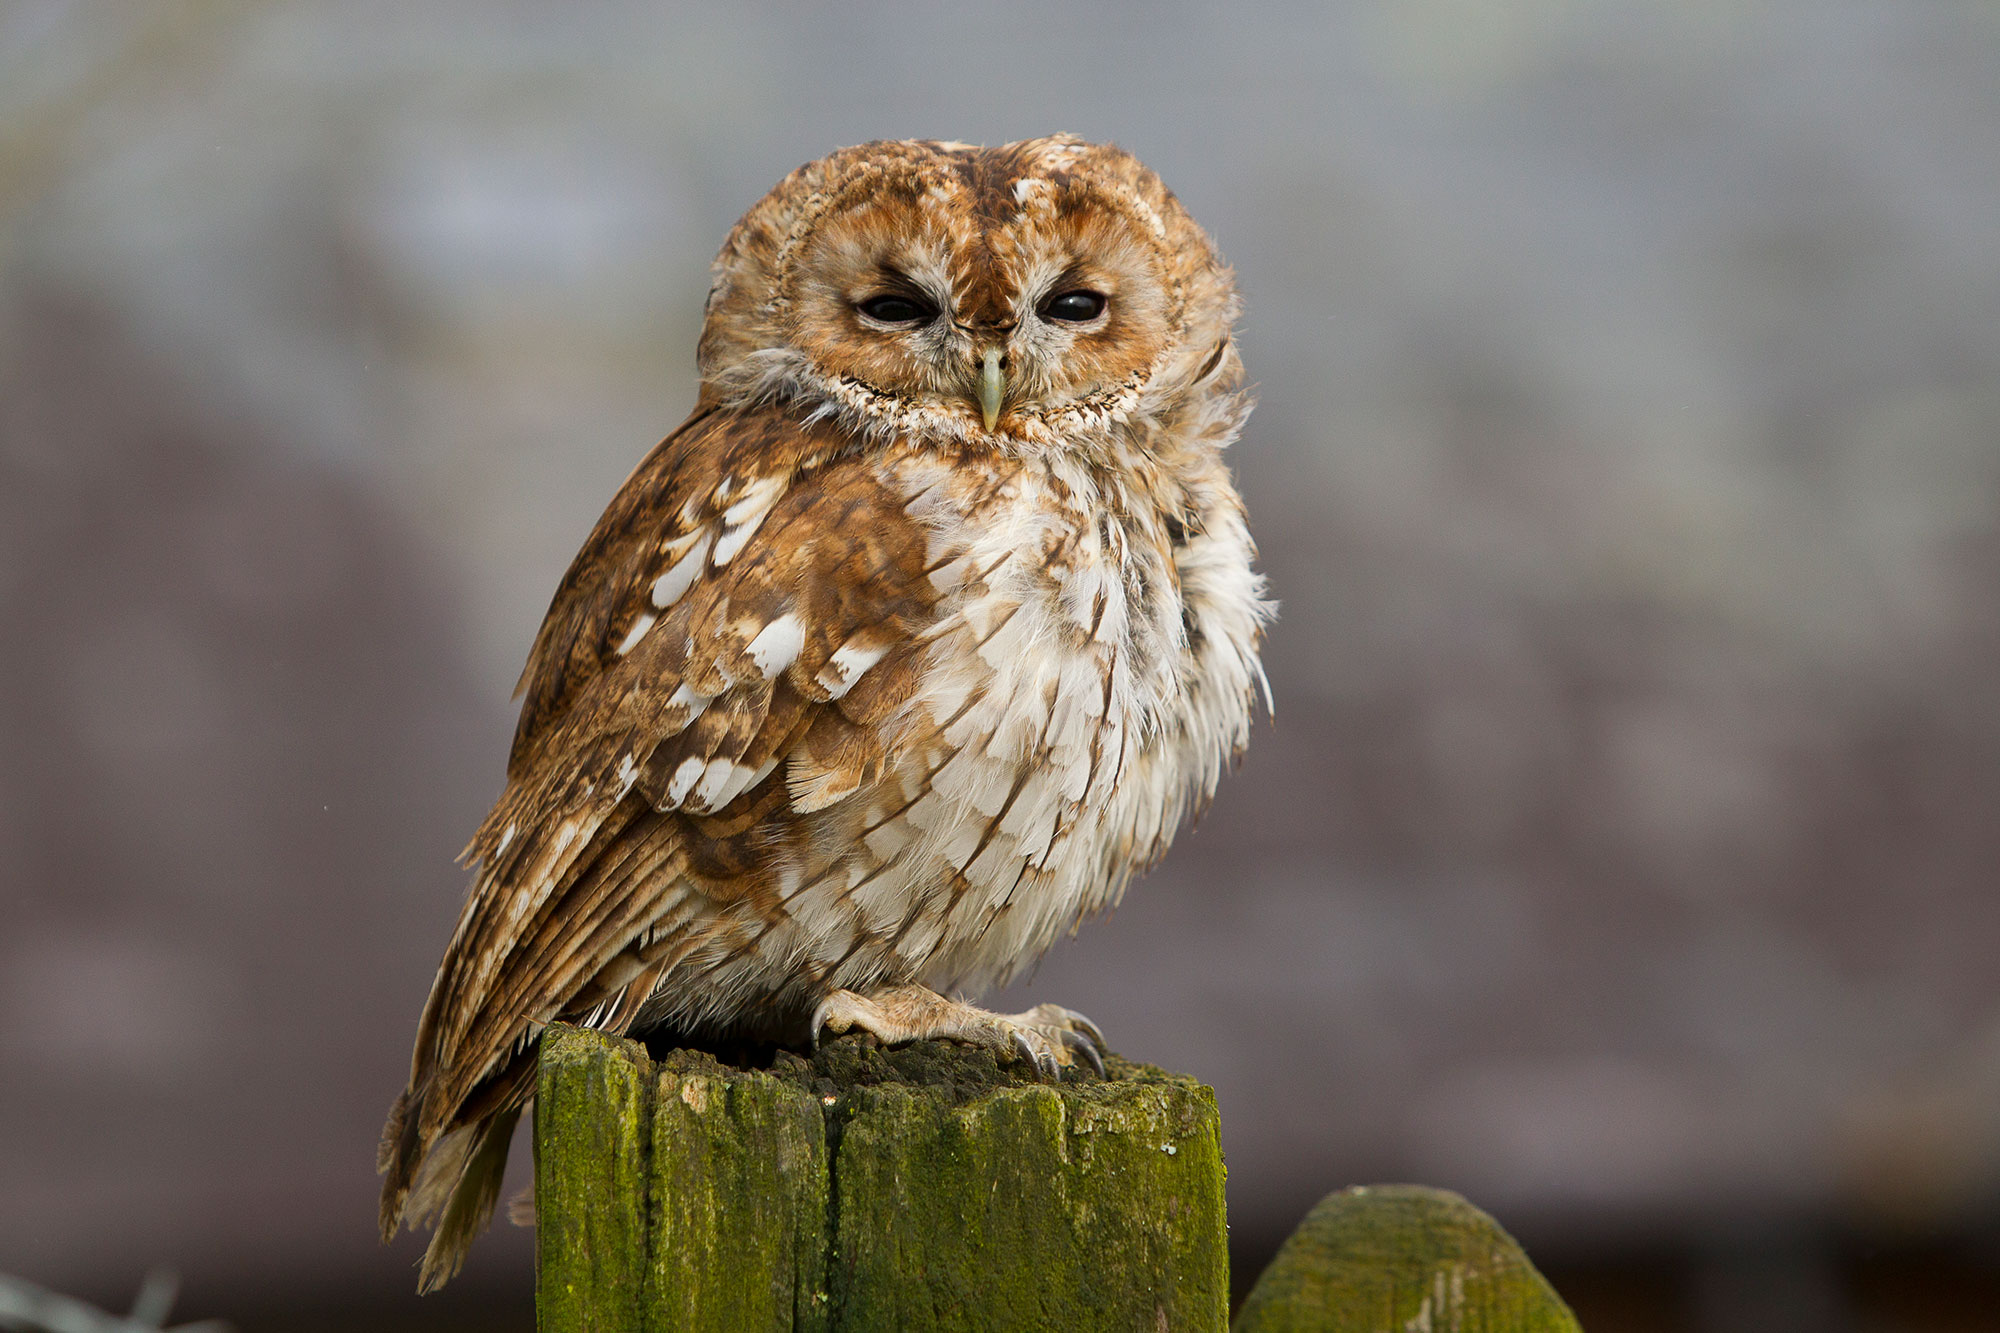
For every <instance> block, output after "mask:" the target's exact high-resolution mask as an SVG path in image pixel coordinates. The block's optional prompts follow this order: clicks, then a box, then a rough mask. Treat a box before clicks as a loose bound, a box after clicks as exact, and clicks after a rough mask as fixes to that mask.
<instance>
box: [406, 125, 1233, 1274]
mask: <svg viewBox="0 0 2000 1333" xmlns="http://www.w3.org/2000/svg"><path fill="white" fill-rule="evenodd" d="M1237 304H1238V303H1237V298H1236V295H1235V291H1234V288H1233V284H1232V280H1231V275H1230V272H1229V270H1228V269H1227V268H1226V267H1225V266H1224V265H1223V263H1222V261H1221V259H1220V258H1219V257H1218V256H1217V254H1216V252H1215V249H1214V247H1213V246H1212V245H1211V244H1210V242H1209V239H1208V237H1207V236H1206V234H1204V233H1203V231H1202V230H1201V228H1200V227H1198V226H1197V225H1196V224H1195V222H1194V221H1193V219H1191V218H1190V217H1189V216H1188V214H1187V213H1186V211H1185V210H1184V209H1183V208H1182V207H1181V204H1180V202H1179V201H1178V200H1177V199H1176V198H1175V197H1174V196H1173V195H1172V194H1170V193H1168V191H1167V190H1166V188H1165V187H1164V186H1163V185H1161V183H1160V181H1159V179H1158V178H1157V177H1156V176H1155V175H1154V174H1153V173H1152V172H1150V171H1148V170H1147V169H1146V168H1145V167H1143V166H1141V165H1140V164H1139V162H1137V161H1136V160H1135V159H1133V158H1132V157H1131V156H1130V155H1129V154H1127V153H1125V152H1122V151H1121V150H1119V149H1117V148H1112V147H1100V146H1095V145H1091V144H1086V143H1083V142H1080V141H1079V140H1077V139H1074V138H1071V137H1068V136H1057V137H1054V138H1048V139H1037V140H1031V141H1028V142H1024V143H1017V144H1009V145H1007V146H1006V147H1003V148H995V149H986V148H975V147H971V146H969V145H965V144H957V143H929V142H907V143H873V144H864V145H862V146H861V147H858V148H850V149H846V150H844V151H841V152H838V153H835V154H833V155H832V156H830V157H827V158H824V159H822V160H821V161H818V162H813V163H810V164H808V165H807V166H804V167H801V168H800V169H799V170H797V171H795V172H793V173H792V174H791V175H790V176H788V177H787V178H786V179H785V180H784V181H783V182H782V183H781V184H780V185H779V186H778V187H777V188H776V189H774V190H773V191H772V192H771V193H770V194H769V195H767V196H766V197H765V198H764V199H763V201H762V202H760V203H758V204H757V206H756V207H754V208H752V209H751V210H750V212H749V213H748V214H747V215H746V216H745V217H744V218H743V220H742V221H741V222H740V223H738V224H737V226H736V228H735V230H734V231H733V232H732V233H731V234H730V236H729V240H728V242H727V243H726V244H725V245H724V246H723V248H722V252H721V254H720V255H719V256H718V257H717V259H716V262H715V268H714V281H713V285H712V287H711V289H710V292H709V297H708V306H707V319H706V322H705V324H704V326H703V330H702V336H701V343H700V369H701V397H700V401H699V403H698V405H697V406H696V408H695V410H694V413H693V415H692V416H690V417H689V418H688V419H687V421H686V422H685V423H683V424H682V426H681V427H680V429H678V430H676V431H675V432H674V433H673V434H672V435H671V436H669V437H668V438H667V440H666V442H665V443H663V444H661V445H660V446H659V447H658V448H657V449H655V450H654V451H653V452H652V454H651V455H649V456H648V457H647V458H646V459H645V461H643V462H642V463H640V464H639V466H638V469H637V470H636V471H634V472H633V474H632V476H631V477H630V478H629V479H628V480H627V481H626V482H625V484H624V486H623V487H622V488H621V489H620V490H619V492H618V494H617V496H616V497H615V498H613V500H612V501H611V505H610V508H608V509H607V510H606V511H605V513H604V517H603V518H602V519H600V520H599V522H598V524H597V528H596V530H595V531H594V532H592V533H591V535H590V538H589V540H588V541H586V542H585V543H584V546H583V549H582V551H581V552H579V553H578V555H577V557H576V560H575V562H574V563H573V564H572V565H571V566H570V568H569V572H568V573H567V574H566V575H565V576H564V577H563V581H562V586H561V587H560V588H559V589H558V590H557V592H556V595H555V600H554V602H553V604H552V605H551V606H550V608H549V613H548V617H547V619H546V620H545V621H544V622H543V624H542V628H541V632H540V633H539V634H538V635H537V636H536V639H535V644H534V648H533V651H532V653H531V654H530V657H529V661H528V666H527V670H526V672H525V673H524V674H523V677H522V686H521V688H522V691H523V692H524V694H525V702H524V704H523V707H522V709H521V719H520V725H519V727H518V729H517V730H516V732H515V735H514V748H513V752H512V756H511V758H510V759H509V761H508V765H507V788H506V791H505V792H504V793H503V794H502V795H501V797H500V800H499V803H498V804H496V805H495V806H494V808H493V812H492V813H491V814H490V815H488V816H487V818H486V821H485V823H484V824H483V825H481V826H480V829H479V831H478V833H477V835H476V836H475V837H474V838H473V840H472V843H471V846H470V847H468V848H467V850H466V859H467V860H468V862H469V863H471V864H473V865H474V866H475V867H476V879H475V882H474V885H473V888H472V892H471V895H470V897H469V899H468V900H467V902H466V905H465V910H464V912H463V914H462V915H461V916H460V917H459V922H458V928H457V930H456V931H455V933H454V934H453V936H452V940H451V944H450V946H449V947H448V948H447V950H446V952H445V956H444V961H443V964H442V966H441V967H440V968H439V970H438V975H437V979H436V981H435V982H434V983H433V986H432V989H431V995H430V1001H429V1003H428V1004H426V1005H425V1007H424V1012H423V1018H422V1021H421V1023H420V1025H419V1027H418V1031H417V1042H416V1054H415V1057H414V1059H413V1061H412V1064H411V1070H410V1085H409V1088H408V1090H407V1091H405V1092H404V1093H403V1095H402V1096H401V1097H400V1098H399V1099H398V1100H397V1102H396V1106H395V1109H394V1111H393V1112H392V1113H391V1115H390V1117H389V1123H388V1126H387V1127H386V1129H385V1130H384V1133H383V1139H382V1152H381V1163H380V1165H381V1169H382V1171H383V1172H384V1173H385V1174H386V1175H387V1177H388V1179H387V1182H386V1184H385V1185H384V1187H383V1193H382V1228H383V1234H384V1236H385V1237H387V1236H390V1235H393V1234H394V1232H395V1230H396V1227H397V1225H398V1224H399V1223H400V1222H401V1221H402V1220H403V1219H404V1218H405V1217H406V1216H408V1217H410V1218H411V1220H412V1225H415V1224H416V1223H417V1222H418V1221H420V1220H424V1219H434V1220H435V1222H436V1233H435V1235H434V1236H433V1238H432V1240H431V1244H430V1248H429V1251H428V1252H427V1253H426V1255H425V1260H424V1268H423V1276H422V1283H423V1285H424V1286H425V1287H426V1288H429V1287H432V1286H435V1285H437V1284H438V1283H441V1282H442V1281H444V1280H445V1279H446V1278H448V1277H449V1276H450V1275H451V1274H452V1273H453V1272H454V1271H456V1269H457V1267H458V1264H459V1262H460V1260H461V1258H462V1256H463V1254H464V1251H465V1249H466V1247H467V1245H468V1244H469V1243H470V1241H471V1239H472V1237H473V1235H474V1234H476V1232H477V1231H478V1230H479V1229H480V1228H482V1227H483V1226H484V1225H485V1222H486V1220H487V1218H488V1217H489V1216H490V1215H491V1212H492V1209H493V1204H494V1200H495V1198H496V1195H497V1192H498V1189H499V1184H500V1176H501V1170H502V1167H503V1166H504V1165H505V1161H506V1154H507V1145H508V1139H509V1137H510V1134H511V1131H512V1130H513V1127H514V1124H515V1121H516V1120H517V1118H518V1117H519V1115H520V1113H521V1111H522V1109H523V1106H524V1105H525V1103H526V1102H527V1100H528V1099H529V1098H530V1096H531V1095H532V1093H533V1087H534V1084H533V1074H534V1061H535V1055H536V1045H537V1038H538V1034H539V1033H540V1031H541V1029H542V1026H543V1025H544V1024H546V1023H548V1022H550V1021H552V1020H557V1019H561V1020H563V1021H566V1022H571V1023H580V1024H584V1025H587V1026H591V1027H595V1028H600V1029H603V1030H605V1031H608V1032H615V1033H624V1032H630V1031H635V1030H643V1029H648V1028H654V1027H665V1028H670V1029H672V1030H674V1031H675V1032H677V1033H680V1034H684V1035H688V1036H691V1037H695V1038H700V1037H703V1036H723V1035H732V1034H733V1035H738V1036H748V1037H753V1038H757V1039H762V1040H776V1041H780V1042H786V1043H805V1042H808V1041H811V1040H814V1039H816V1038H817V1037H818V1035H819V1034H820V1033H821V1032H823V1031H833V1032H839V1031H845V1030H849V1029H855V1028H859V1029H865V1030H866V1031H868V1032H871V1033H873V1034H875V1035H876V1036H877V1037H879V1038H880V1039H881V1040H883V1041H885V1042H902V1041H909V1040H913V1039H917V1038H924V1037H946V1038H955V1039H957V1040H960V1041H966V1042H973V1043H978V1044H982V1045H986V1046H990V1047H993V1048H996V1049H998V1050H1000V1051H1002V1052H1003V1053H1017V1054H1019V1055H1020V1056H1022V1057H1024V1058H1027V1059H1030V1060H1032V1061H1034V1062H1035V1063H1036V1064H1038V1065H1040V1066H1041V1067H1042V1068H1043V1069H1044V1071H1045V1072H1048V1073H1056V1072H1057V1071H1058V1070H1059V1069H1060V1068H1061V1067H1062V1066H1065V1065H1068V1064H1070V1063H1072V1062H1073V1061H1074V1060H1077V1059H1083V1060H1085V1061H1087V1062H1092V1063H1095V1062H1096V1059H1097V1047H1096V1045H1095V1043H1097V1042H1099V1041H1101V1038H1100V1037H1099V1036H1098V1034H1097V1032H1096V1030H1095V1029H1094V1028H1093V1027H1092V1026H1091V1025H1090V1024H1089V1022H1088V1021H1087V1020H1085V1019H1083V1018H1082V1017H1081V1016H1080V1015H1077V1014H1074V1013H1072V1012H1070V1011H1069V1010H1066V1009H1063V1008H1060V1007H1058V1006H1055V1005H1041V1006H1039V1007H1037V1008H1034V1009H1031V1010H1029V1011H1027V1012H1026V1013H1021V1014H1012V1015H1002V1014H996V1013H990V1012H988V1011H986V1010H983V1009H978V1008H974V1007H973V1006H972V1005H970V1004H968V1003H964V1002H962V1001H960V1000H958V999H953V998H947V996H948V995H951V994H954V993H956V992H958V991H959V990H960V988H963V989H965V990H967V991H977V990H979V989H981V988H984V987H987V986H990V985H993V984H996V983H1001V982H1005V981H1006V980H1007V979H1008V978H1010V977H1012V976H1014V975H1015V974H1016V973H1017V972H1019V971H1020V970H1021V969H1022V968H1023V967H1024V966H1026V965H1027V964H1029V963H1030V962H1032V961H1033V960H1034V959H1035V958H1037V957H1038V956H1039V955H1040V954H1041V953H1042V952H1043V951H1044V950H1046V949H1047V948H1048V947H1049V945H1050V944H1051V943H1052V942H1053V941H1055V939H1056V938H1057V937H1058V936H1060V935H1062V934H1064V933H1065V932H1068V931H1070V930H1073V929H1074V928H1075V926H1076V924H1077V922H1078V921H1079V920H1081V919H1082V918H1083V917H1086V916H1088V915H1090V914H1091V913H1094V912H1097V911H1099V910H1101V909H1103V908H1105V907H1107V906H1109V905H1110V904H1112V903H1115V902H1116V901H1117V900H1118V897H1119V895H1120V893H1121V892H1122V891H1123V889H1124V887H1125V884H1126V881H1127V880H1128V879H1129V878H1130V877H1131V875H1132V874H1133V872H1134V871H1136V870H1139V869H1141V868H1143V867H1145V866H1147V865H1148V864H1150V863H1151V862H1153V861H1154V860H1155V859H1156V858H1157V857H1158V856H1159V855H1160V854H1161V852H1162V851H1163V850H1164V849H1165V848H1166V846H1167V843H1168V842H1169V841H1170V840H1171V839H1172V838H1173V836H1174V832H1175V830H1176V829H1177V828H1178V827H1179V825H1180V824H1181V822H1182V821H1183V819H1185V818H1186V817H1187V816H1188V814H1189V813H1190V811H1191V810H1193V809H1194V808H1195V807H1197V806H1199V805H1200V804H1201V803H1202V802H1204V801H1205V800H1206V799H1207V798H1208V796H1209V795H1210V794H1211V792H1212V791H1213V790H1214V787H1215V782H1216V778H1217V775H1218V773H1219V771H1220V768H1221V766H1222V764H1223V762H1224V761H1225V760H1227V759H1230V758H1231V757H1232V756H1233V755H1234V754H1235V753H1236V752H1237V751H1239V750H1240V749H1241V747H1242V746H1243V744H1244V742H1245V740H1246V737H1247V734H1248V725H1249V717H1250V712H1251V708H1252V706H1253V694H1254V691H1255V688H1256V686H1257V684H1258V683H1259V682H1260V681H1261V679H1262V671H1261V668H1260V667H1259V665H1258V659H1257V645H1258V641H1259V637H1260V634H1261V629H1262V625H1263V623H1264V621H1265V619H1266V617H1267V614H1268V607H1267V604H1266V603H1265V601H1264V600H1263V597H1262V584H1261V581H1260V578H1259V576H1258V575H1257V573H1256V572H1255V571H1254V569H1253V567H1252V559H1253V556H1254V551H1253V548H1252V545H1251V541H1250V535H1249V532H1248V531H1247V529H1246V527H1245V523H1244V515H1243V506H1242V503H1241V501H1240V500H1239V499H1238V497H1237V494H1236V490H1235V488H1234V487H1233V485H1232V484H1231V481H1230V475H1229V471H1228V468H1227V467H1226V466H1225V464H1224V461H1223V449H1224V447H1225V446H1226V445H1228V444H1229V443H1230V441H1231V440H1232V439H1234V438H1235V436H1236V434H1237V431H1238V430H1239V428H1240V427H1241V426H1242V423H1243V420H1244V417H1245V416H1246V415H1247V413H1248V411H1249V402H1248V400H1247V399H1246V397H1245V396H1244V395H1243V394H1242V393H1241V392H1240V387H1241V383H1242V365H1241V362H1240V361H1239V360H1238V358H1237V352H1236V346H1235V342H1234V329H1233V326H1234V323H1235V319H1236V314H1237Z"/></svg>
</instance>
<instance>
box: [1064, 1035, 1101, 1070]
mask: <svg viewBox="0 0 2000 1333" xmlns="http://www.w3.org/2000/svg"><path fill="white" fill-rule="evenodd" d="M1062 1042H1063V1045H1064V1046H1066V1047H1068V1048H1069V1049H1070V1050H1071V1051H1074V1052H1075V1053H1076V1054H1078V1055H1081V1056H1082V1057H1083V1060H1084V1063H1085V1064H1087V1065H1089V1066H1090V1067H1091V1069H1092V1070H1094V1071H1095V1072H1096V1074H1097V1076H1098V1077H1099V1078H1103V1077H1104V1057H1103V1056H1102V1055H1099V1054H1098V1052H1097V1043H1096V1042H1094V1041H1092V1040H1091V1039H1090V1037H1089V1035H1088V1034H1086V1033H1084V1032H1082V1031H1079V1030H1074V1029H1071V1028H1064V1029H1063V1034H1062Z"/></svg>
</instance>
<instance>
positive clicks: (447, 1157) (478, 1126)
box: [376, 1057, 535, 1293]
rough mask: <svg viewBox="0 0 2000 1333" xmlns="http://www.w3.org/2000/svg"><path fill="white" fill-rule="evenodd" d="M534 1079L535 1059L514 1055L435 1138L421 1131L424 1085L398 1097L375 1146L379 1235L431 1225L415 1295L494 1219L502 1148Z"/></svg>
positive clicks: (457, 1261) (442, 1275) (440, 1281)
mask: <svg viewBox="0 0 2000 1333" xmlns="http://www.w3.org/2000/svg"><path fill="white" fill-rule="evenodd" d="M534 1081H535V1062H534V1060H533V1059H532V1058H531V1057H530V1058H522V1059H517V1060H515V1061H514V1062H513V1063H512V1064H511V1065H510V1066H509V1067H508V1068H506V1069H504V1070H503V1071H502V1072H501V1073H499V1074H497V1075H496V1076H494V1077H493V1078H491V1079H488V1080H487V1081H486V1082H485V1083H484V1084H483V1085H482V1086H481V1087H480V1088H479V1089H478V1090H476V1091H475V1092H474V1093H473V1095H472V1096H470V1097H468V1098H467V1099H466V1101H465V1103H464V1104H463V1105H461V1107H460V1108H459V1114H458V1123H456V1124H454V1125H452V1126H451V1127H450V1128H448V1129H446V1130H445V1131H444V1132H443V1133H442V1134H436V1137H435V1138H430V1137H429V1136H427V1135H425V1133H424V1132H423V1121H424V1119H425V1117H424V1114H423V1111H424V1101H425V1093H426V1092H427V1091H428V1088H427V1086H412V1087H411V1088H410V1089H409V1090H408V1091H406V1092H405V1093H403V1095H402V1096H400V1097H398V1098H397V1099H396V1105H395V1107H394V1109H392V1110H391V1111H390V1112H389V1121H388V1123H387V1124H386V1125H385V1126H383V1129H382V1142H381V1144H380V1146H379V1147H378V1148H377V1150H376V1169H377V1170H379V1171H380V1172H381V1173H382V1174H383V1176H385V1177H386V1179H385V1180H384V1181H383V1182H382V1211H381V1226H382V1239H383V1240H384V1241H387V1240H391V1239H393V1238H394V1237H395V1234H396V1231H397V1228H398V1227H400V1226H402V1225H403V1224H404V1223H405V1222H407V1223H408V1224H409V1226H410V1227H411V1229H413V1230H414V1229H415V1228H417V1227H420V1226H423V1225H425V1224H426V1223H432V1224H434V1229H433V1232H432V1235H431V1242H430V1245H429V1247H428V1248H427V1249H425V1251H424V1260H423V1267H422V1269H421V1271H420V1272H419V1275H418V1280H417V1290H418V1291H419V1293H425V1292H431V1291H435V1290H437V1289H438V1288H439V1287H441V1286H443V1285H444V1284H445V1283H446V1282H448V1281H449V1280H450V1279H451V1278H452V1276H453V1275H454V1274H456V1273H457V1272H458V1270H459V1266H460V1265H461V1264H462V1263H463V1262H464V1260H465V1252H466V1250H467V1249H469V1248H470V1247H471V1245H472V1242H473V1240H474V1238H475V1237H477V1236H478V1235H479V1233H480V1232H482V1231H484V1230H485V1229H486V1224H487V1222H488V1221H490V1220H491V1218H492V1216H493V1208H494V1205H495V1203H496V1202H497V1201H498V1200H499V1197H500V1182H501V1178H502V1177H503V1176H504V1175H505V1174H506V1171H507V1148H508V1145H509V1142H510V1141H511V1140H512V1139H513V1137H514V1126H515V1125H516V1124H517V1123H518V1122H519V1121H520V1118H521V1112H522V1111H523V1109H525V1107H526V1106H527V1104H528V1102H529V1100H530V1099H531V1098H532V1097H533V1095H534ZM433 1133H434V1134H435V1131H433Z"/></svg>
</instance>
